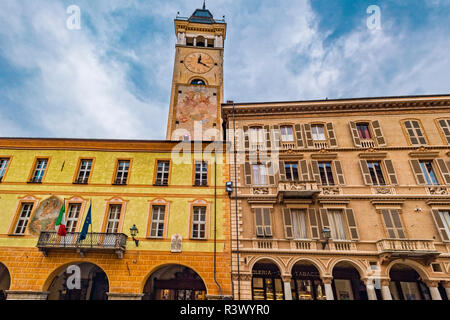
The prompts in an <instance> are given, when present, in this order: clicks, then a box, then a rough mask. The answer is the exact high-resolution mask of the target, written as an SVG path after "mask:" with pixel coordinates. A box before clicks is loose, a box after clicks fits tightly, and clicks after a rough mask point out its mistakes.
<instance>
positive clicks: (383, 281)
mask: <svg viewBox="0 0 450 320" xmlns="http://www.w3.org/2000/svg"><path fill="white" fill-rule="evenodd" d="M390 283H391V280H390V279H381V286H382V287H389V284H390Z"/></svg>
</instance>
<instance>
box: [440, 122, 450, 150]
mask: <svg viewBox="0 0 450 320" xmlns="http://www.w3.org/2000/svg"><path fill="white" fill-rule="evenodd" d="M439 125H440V127H441V129H442V132H443V133H444V137H445V140H446V141H447V144H450V119H442V120H439Z"/></svg>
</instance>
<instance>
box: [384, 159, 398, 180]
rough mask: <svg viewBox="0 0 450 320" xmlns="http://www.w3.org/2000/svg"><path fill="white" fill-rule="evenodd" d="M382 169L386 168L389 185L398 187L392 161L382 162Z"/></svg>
mask: <svg viewBox="0 0 450 320" xmlns="http://www.w3.org/2000/svg"><path fill="white" fill-rule="evenodd" d="M384 167H385V168H386V172H387V174H388V176H389V180H390V181H391V185H393V186H395V185H398V180H397V174H396V173H395V169H394V165H393V163H392V160H384Z"/></svg>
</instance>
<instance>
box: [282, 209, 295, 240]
mask: <svg viewBox="0 0 450 320" xmlns="http://www.w3.org/2000/svg"><path fill="white" fill-rule="evenodd" d="M283 220H284V234H285V236H286V239H292V238H293V237H294V233H293V229H292V216H291V209H289V208H283Z"/></svg>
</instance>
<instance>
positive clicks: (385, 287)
mask: <svg viewBox="0 0 450 320" xmlns="http://www.w3.org/2000/svg"><path fill="white" fill-rule="evenodd" d="M389 283H390V280H388V279H383V280H381V296H382V297H383V300H392V295H391V289H389Z"/></svg>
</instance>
